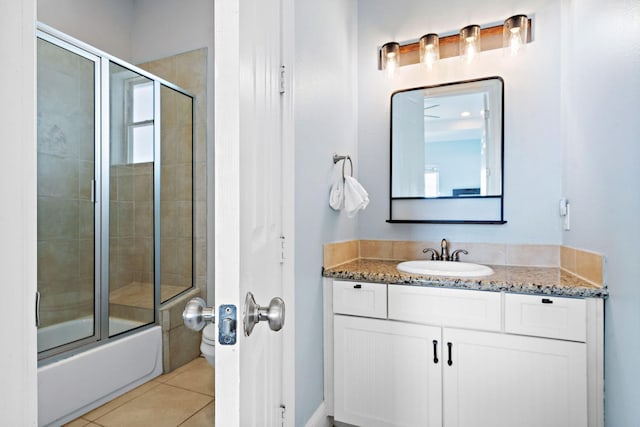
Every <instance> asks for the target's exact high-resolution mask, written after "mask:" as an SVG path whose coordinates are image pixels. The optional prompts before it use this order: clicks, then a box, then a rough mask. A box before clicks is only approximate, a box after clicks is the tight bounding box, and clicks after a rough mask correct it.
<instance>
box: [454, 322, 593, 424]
mask: <svg viewBox="0 0 640 427" xmlns="http://www.w3.org/2000/svg"><path fill="white" fill-rule="evenodd" d="M442 345H443V353H444V354H443V359H444V360H445V363H444V365H443V370H444V374H443V394H444V395H443V402H444V406H443V409H444V416H443V418H444V419H443V421H444V424H443V425H444V426H445V427H485V426H486V427H513V426H518V427H540V426H544V427H583V426H586V425H587V383H586V372H587V367H586V344H584V343H577V342H570V341H560V340H552V339H544V338H533V337H523V336H518V335H506V334H498V333H490V332H476V331H467V330H461V329H451V328H444V329H443V333H442Z"/></svg>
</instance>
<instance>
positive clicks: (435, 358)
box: [433, 340, 438, 364]
mask: <svg viewBox="0 0 640 427" xmlns="http://www.w3.org/2000/svg"><path fill="white" fill-rule="evenodd" d="M433 363H435V364H438V340H433Z"/></svg>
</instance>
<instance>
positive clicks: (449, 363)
mask: <svg viewBox="0 0 640 427" xmlns="http://www.w3.org/2000/svg"><path fill="white" fill-rule="evenodd" d="M447 348H448V349H449V360H447V365H449V366H451V365H453V360H451V349H452V348H453V343H450V342H448V343H447Z"/></svg>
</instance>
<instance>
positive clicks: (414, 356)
mask: <svg viewBox="0 0 640 427" xmlns="http://www.w3.org/2000/svg"><path fill="white" fill-rule="evenodd" d="M440 335H441V329H440V328H437V327H432V326H425V325H414V324H407V323H401V322H394V321H389V320H379V319H366V318H361V317H349V316H340V315H336V316H334V372H335V374H334V375H335V383H334V387H335V419H336V421H341V422H346V423H349V424H355V425H359V426H367V427H378V426H407V427H409V426H430V427H435V426H442V370H441V369H442V368H441V366H442V361H443V358H442V354H441V350H440ZM434 354H435V357H434Z"/></svg>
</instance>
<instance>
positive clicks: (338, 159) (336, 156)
mask: <svg viewBox="0 0 640 427" xmlns="http://www.w3.org/2000/svg"><path fill="white" fill-rule="evenodd" d="M341 160H342V162H343V163H342V180H343V181H344V177H345V175H344V165H345V163H347V162H346V161H345V160H349V166H350V168H351V172H350V173H349V176H353V162H352V161H351V156H349V155H346V156H339V155H337V154H334V155H333V164H334V165H335V164H336V163H338V162H339V161H341Z"/></svg>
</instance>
